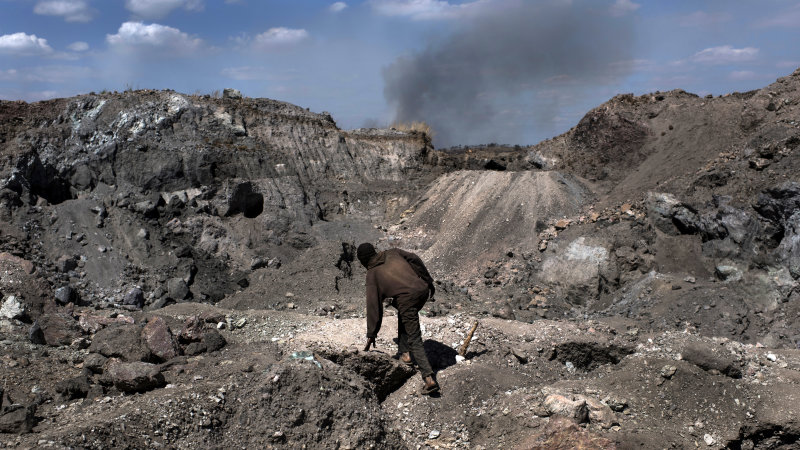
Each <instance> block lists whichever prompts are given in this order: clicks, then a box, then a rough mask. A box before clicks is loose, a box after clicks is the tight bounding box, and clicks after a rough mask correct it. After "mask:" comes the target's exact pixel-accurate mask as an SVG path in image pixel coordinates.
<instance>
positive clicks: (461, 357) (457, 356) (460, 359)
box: [456, 355, 467, 363]
mask: <svg viewBox="0 0 800 450" xmlns="http://www.w3.org/2000/svg"><path fill="white" fill-rule="evenodd" d="M466 359H467V358H464V357H463V356H461V355H456V363H462V362H464V360H466Z"/></svg>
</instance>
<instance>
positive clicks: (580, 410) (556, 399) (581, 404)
mask: <svg viewBox="0 0 800 450" xmlns="http://www.w3.org/2000/svg"><path fill="white" fill-rule="evenodd" d="M543 406H544V409H545V410H546V411H547V412H548V414H550V415H554V416H561V417H566V418H568V419H572V420H573V421H575V423H584V422H588V420H589V407H588V406H587V405H586V399H585V398H583V397H582V396H567V395H561V394H550V395H548V396H547V397H546V398H545V399H544V404H543Z"/></svg>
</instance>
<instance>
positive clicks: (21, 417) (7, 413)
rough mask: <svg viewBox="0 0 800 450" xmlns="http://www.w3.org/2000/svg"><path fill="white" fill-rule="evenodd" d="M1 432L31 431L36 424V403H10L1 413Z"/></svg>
mask: <svg viewBox="0 0 800 450" xmlns="http://www.w3.org/2000/svg"><path fill="white" fill-rule="evenodd" d="M0 414H2V415H0V433H17V434H22V433H29V432H30V431H31V430H32V429H33V426H34V425H36V405H34V404H31V405H9V406H8V407H7V408H6V407H4V408H3V411H2V413H0Z"/></svg>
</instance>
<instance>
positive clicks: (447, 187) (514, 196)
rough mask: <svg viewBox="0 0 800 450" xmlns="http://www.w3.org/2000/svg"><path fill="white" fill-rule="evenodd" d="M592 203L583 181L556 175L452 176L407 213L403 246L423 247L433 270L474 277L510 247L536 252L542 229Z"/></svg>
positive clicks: (460, 173) (475, 173) (402, 231)
mask: <svg viewBox="0 0 800 450" xmlns="http://www.w3.org/2000/svg"><path fill="white" fill-rule="evenodd" d="M590 200H591V194H590V191H589V190H588V188H587V187H586V186H585V185H584V184H583V183H582V182H581V181H580V179H578V178H575V177H572V176H568V175H564V174H561V173H558V172H497V171H488V172H483V171H458V172H453V173H449V174H446V175H443V176H441V177H439V178H438V179H437V180H436V182H435V183H434V184H433V185H432V186H431V187H430V188H429V189H428V190H427V191H426V192H425V194H423V196H422V198H421V200H420V201H419V202H418V203H417V204H416V205H414V206H413V207H412V209H411V210H409V211H408V212H407V214H408V217H407V219H406V220H405V221H404V222H402V225H401V226H399V227H398V228H397V232H398V233H399V234H400V235H401V236H402V237H403V240H402V241H400V242H399V245H402V246H406V247H412V248H416V249H419V250H420V251H421V256H423V258H424V259H425V260H426V261H430V264H431V265H432V266H433V268H434V270H435V269H440V270H445V269H447V270H454V271H456V273H457V274H459V275H461V274H468V273H473V272H474V271H475V270H476V269H478V268H480V267H481V266H483V265H484V264H486V262H487V261H488V260H489V259H491V258H495V257H497V256H498V255H501V254H504V253H506V252H508V250H509V249H515V250H519V251H520V252H534V251H537V247H538V244H539V239H538V233H539V232H540V231H542V230H544V229H546V228H547V227H548V226H550V223H551V222H555V221H556V220H557V218H561V217H563V216H571V215H575V214H577V213H578V212H579V211H581V209H582V207H583V206H584V205H586V204H587V203H588V202H589V201H590ZM394 230H395V229H392V230H390V232H392V231H394Z"/></svg>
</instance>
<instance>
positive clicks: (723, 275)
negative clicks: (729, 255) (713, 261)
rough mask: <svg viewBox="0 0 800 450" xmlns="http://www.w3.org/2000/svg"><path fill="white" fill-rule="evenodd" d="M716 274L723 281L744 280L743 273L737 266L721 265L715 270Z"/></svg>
mask: <svg viewBox="0 0 800 450" xmlns="http://www.w3.org/2000/svg"><path fill="white" fill-rule="evenodd" d="M714 273H715V274H716V275H717V278H719V279H720V280H722V281H739V280H741V279H742V271H741V270H739V269H738V268H737V267H736V266H732V265H728V264H720V265H718V266H717V267H715V268H714Z"/></svg>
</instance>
